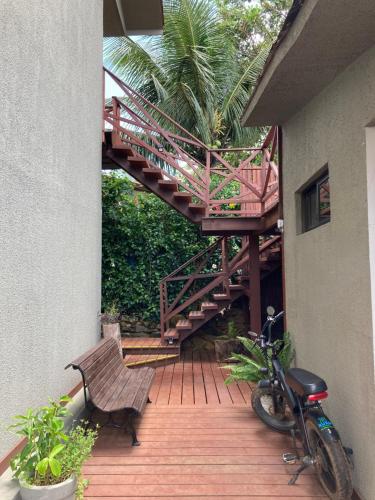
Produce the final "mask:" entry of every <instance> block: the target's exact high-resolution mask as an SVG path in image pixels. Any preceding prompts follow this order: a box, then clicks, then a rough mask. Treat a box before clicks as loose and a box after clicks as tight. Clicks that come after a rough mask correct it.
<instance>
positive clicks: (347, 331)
mask: <svg viewBox="0 0 375 500" xmlns="http://www.w3.org/2000/svg"><path fill="white" fill-rule="evenodd" d="M374 119H375V48H374V49H371V50H370V51H368V52H366V53H365V54H364V55H363V56H361V57H360V58H359V59H358V60H357V61H356V62H355V63H353V64H352V65H351V66H349V67H348V68H347V69H346V70H345V72H344V73H341V74H340V75H339V76H338V77H336V79H335V80H334V82H333V83H332V84H331V85H330V86H329V87H327V88H326V89H325V90H324V91H323V92H322V93H321V94H320V95H318V96H317V97H316V98H314V99H313V100H312V101H311V102H310V103H309V104H308V105H307V106H306V107H305V108H304V109H303V110H302V111H300V112H299V113H298V114H297V115H295V116H294V117H293V118H292V119H291V120H289V121H288V122H287V123H286V124H285V126H284V127H283V132H284V135H283V137H284V186H283V188H284V211H285V269H286V309H287V319H288V329H289V330H290V331H291V332H292V333H293V334H294V337H295V341H296V348H297V365H298V366H300V367H304V368H306V369H310V370H312V371H316V372H317V373H318V374H319V375H321V376H322V377H324V378H325V379H326V381H327V383H328V387H329V393H330V397H329V399H328V401H327V403H325V404H324V407H325V408H326V410H327V412H328V414H329V415H330V416H331V417H332V419H333V420H334V422H335V423H336V424H337V427H338V429H339V431H340V433H341V436H342V438H343V441H344V444H345V445H347V446H350V447H352V448H353V449H354V454H355V455H354V460H355V472H354V477H355V486H356V488H357V490H358V492H359V493H360V494H361V495H362V496H363V498H365V499H367V500H372V499H373V498H374V494H375V475H374V470H375V453H374V447H375V433H374V429H375V386H374V380H375V378H374V344H373V335H374V334H373V322H372V298H371V280H370V265H369V228H368V204H367V179H366V176H367V168H366V126H367V125H368V124H370V123H373V122H374ZM367 136H368V134H367ZM372 139H374V134H372ZM367 149H368V148H367ZM374 150H375V149H374V148H373V151H374ZM327 162H328V166H329V175H330V186H331V210H332V216H331V222H330V223H328V224H326V225H324V226H321V227H319V228H317V229H314V230H312V231H309V232H307V233H304V234H297V232H298V231H297V226H296V220H297V217H298V214H296V202H295V193H296V191H297V190H298V189H299V188H300V187H301V186H302V185H303V184H304V183H305V182H306V181H308V179H309V178H310V177H311V176H313V174H314V173H315V172H317V171H318V170H319V169H320V168H322V167H323V166H324V165H325V164H326V163H327ZM372 177H374V173H373V174H372ZM373 189H374V188H373V186H372V189H370V190H369V194H371V192H372V191H373ZM372 195H374V193H373V192H372ZM371 205H373V203H371ZM372 210H373V209H372ZM373 220H374V214H372V223H373ZM373 251H374V249H373V248H372V252H373ZM372 259H373V260H374V257H372ZM374 312H375V311H374Z"/></svg>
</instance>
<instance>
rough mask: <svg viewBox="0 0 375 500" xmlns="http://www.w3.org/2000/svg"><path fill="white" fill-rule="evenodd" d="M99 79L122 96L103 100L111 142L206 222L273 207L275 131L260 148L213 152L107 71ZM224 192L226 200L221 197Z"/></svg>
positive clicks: (275, 199)
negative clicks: (195, 205) (191, 202)
mask: <svg viewBox="0 0 375 500" xmlns="http://www.w3.org/2000/svg"><path fill="white" fill-rule="evenodd" d="M103 74H104V75H105V74H107V75H108V76H109V77H110V78H112V79H113V81H115V82H116V83H117V85H118V86H119V87H120V89H121V91H122V92H123V93H124V98H119V97H114V98H113V99H112V106H106V103H105V100H103V102H104V104H103V119H104V122H106V123H107V124H109V125H110V126H111V127H112V143H113V144H118V143H119V142H123V143H125V144H127V145H129V147H130V148H131V149H133V150H134V152H135V154H137V155H139V157H143V158H144V159H145V160H146V161H148V162H149V163H150V165H151V166H152V167H154V168H160V169H161V170H162V171H163V175H164V176H165V178H167V179H170V180H173V181H174V182H176V184H177V185H178V186H179V189H180V190H182V191H186V192H188V193H190V194H192V196H194V197H196V198H197V199H198V200H199V202H200V203H201V204H202V207H204V208H205V216H206V217H210V216H217V215H221V216H227V217H235V216H239V217H241V216H253V217H262V216H263V215H264V214H265V213H267V212H268V211H269V210H271V209H272V208H273V207H274V206H275V204H277V203H278V199H279V194H278V191H279V174H278V167H277V162H276V159H277V145H278V134H277V128H276V127H272V128H271V129H270V130H269V132H268V133H267V136H266V137H265V139H264V141H263V144H262V145H261V146H258V147H248V146H246V147H235V148H228V147H224V148H217V149H214V148H211V147H208V146H207V145H206V144H204V143H203V142H202V141H200V140H199V139H198V138H197V137H195V136H194V135H193V134H192V133H190V132H189V131H188V130H186V129H185V128H184V127H182V126H181V125H180V124H179V123H177V122H176V121H175V120H173V119H172V118H171V117H170V116H168V115H167V114H166V113H165V112H164V111H162V110H161V109H160V108H158V107H157V106H156V105H155V104H153V103H152V102H151V101H149V100H148V99H146V98H145V97H144V96H142V95H141V94H140V93H139V92H137V91H136V90H134V89H132V88H131V87H130V86H129V85H127V84H126V83H125V82H123V81H122V80H121V79H120V78H118V77H117V76H116V75H115V74H114V73H112V72H111V71H110V70H109V69H107V68H103ZM103 80H104V81H105V78H104V79H103ZM119 110H120V111H119ZM161 123H164V125H163V126H162V125H161ZM213 181H214V182H213ZM228 188H229V189H231V190H232V192H233V194H231V196H228V195H227V194H226V190H227V189H228ZM236 190H237V192H236Z"/></svg>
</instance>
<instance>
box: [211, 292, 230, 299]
mask: <svg viewBox="0 0 375 500" xmlns="http://www.w3.org/2000/svg"><path fill="white" fill-rule="evenodd" d="M212 297H213V299H214V300H230V297H229V295H227V294H226V293H214V294H213V295H212Z"/></svg>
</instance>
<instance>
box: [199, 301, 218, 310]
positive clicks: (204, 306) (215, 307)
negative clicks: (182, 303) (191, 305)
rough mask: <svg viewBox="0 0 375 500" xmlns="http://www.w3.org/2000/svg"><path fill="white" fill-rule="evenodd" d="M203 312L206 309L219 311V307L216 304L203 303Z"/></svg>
mask: <svg viewBox="0 0 375 500" xmlns="http://www.w3.org/2000/svg"><path fill="white" fill-rule="evenodd" d="M201 308H202V310H204V309H219V306H218V305H217V304H215V302H203V303H202V305H201Z"/></svg>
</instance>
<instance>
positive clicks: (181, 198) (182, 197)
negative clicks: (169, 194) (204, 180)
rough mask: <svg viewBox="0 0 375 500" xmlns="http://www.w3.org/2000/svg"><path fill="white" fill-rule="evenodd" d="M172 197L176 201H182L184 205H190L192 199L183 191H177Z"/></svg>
mask: <svg viewBox="0 0 375 500" xmlns="http://www.w3.org/2000/svg"><path fill="white" fill-rule="evenodd" d="M173 196H174V198H176V200H177V201H183V202H186V203H190V202H191V199H192V195H191V194H190V193H186V192H184V191H177V192H176V193H173Z"/></svg>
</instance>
